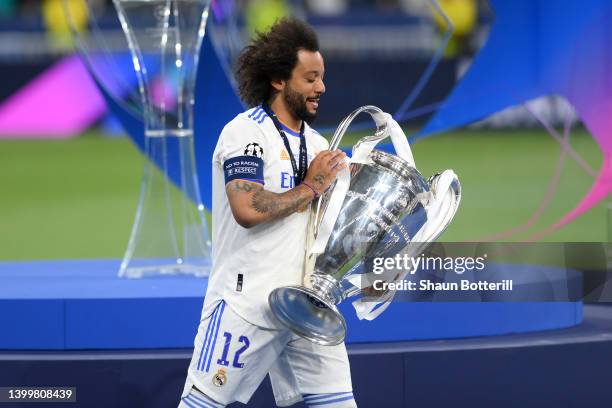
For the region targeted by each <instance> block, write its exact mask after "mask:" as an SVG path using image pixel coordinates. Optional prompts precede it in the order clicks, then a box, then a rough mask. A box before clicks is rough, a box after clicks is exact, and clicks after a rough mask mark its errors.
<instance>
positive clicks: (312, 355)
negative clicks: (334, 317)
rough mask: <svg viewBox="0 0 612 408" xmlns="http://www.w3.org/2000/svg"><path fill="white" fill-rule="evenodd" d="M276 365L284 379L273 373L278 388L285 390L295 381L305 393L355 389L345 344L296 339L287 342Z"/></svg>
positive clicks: (273, 380)
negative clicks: (315, 342) (317, 342)
mask: <svg viewBox="0 0 612 408" xmlns="http://www.w3.org/2000/svg"><path fill="white" fill-rule="evenodd" d="M276 367H277V370H276V371H277V372H279V373H281V372H282V373H283V375H282V377H284V378H280V377H281V376H278V375H273V374H272V373H271V375H270V378H271V380H272V382H273V384H274V385H276V389H278V390H281V391H283V390H284V388H285V387H287V386H288V385H289V384H291V383H293V384H296V385H297V386H298V388H299V392H300V393H301V395H309V394H333V393H348V392H352V390H353V386H352V382H351V369H350V365H349V361H348V355H347V353H346V347H345V345H344V343H342V344H339V345H337V346H321V345H318V344H314V343H312V342H310V341H308V340H304V339H302V338H294V339H293V340H292V341H290V342H289V343H288V344H287V346H286V348H285V351H284V353H283V354H282V355H281V356H280V358H279V360H278V361H277V363H276ZM273 377H274V378H273Z"/></svg>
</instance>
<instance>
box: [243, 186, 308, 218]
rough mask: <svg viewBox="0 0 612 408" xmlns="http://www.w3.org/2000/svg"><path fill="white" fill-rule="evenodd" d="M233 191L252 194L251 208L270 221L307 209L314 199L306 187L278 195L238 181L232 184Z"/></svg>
mask: <svg viewBox="0 0 612 408" xmlns="http://www.w3.org/2000/svg"><path fill="white" fill-rule="evenodd" d="M231 189H232V190H233V191H236V192H240V193H252V197H251V207H252V208H253V209H254V210H255V211H257V212H258V213H260V214H262V215H265V216H266V218H267V219H268V220H273V219H277V218H283V217H286V216H288V215H290V214H293V213H294V212H296V211H298V210H300V209H302V208H305V207H306V206H307V205H308V203H310V202H311V201H312V199H313V194H312V191H311V190H310V189H309V188H308V187H305V186H297V187H295V188H293V189H291V190H289V191H286V192H284V193H281V194H277V193H273V192H270V191H266V190H264V188H263V186H261V185H259V184H256V183H251V182H248V181H242V180H237V181H235V182H233V183H232V184H231Z"/></svg>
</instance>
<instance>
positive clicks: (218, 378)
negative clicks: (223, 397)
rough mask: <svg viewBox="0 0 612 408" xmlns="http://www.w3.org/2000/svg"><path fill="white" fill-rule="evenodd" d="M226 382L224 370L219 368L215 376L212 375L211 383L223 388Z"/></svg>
mask: <svg viewBox="0 0 612 408" xmlns="http://www.w3.org/2000/svg"><path fill="white" fill-rule="evenodd" d="M226 382H227V375H225V370H223V369H222V368H220V369H219V371H217V372H216V373H215V375H213V378H212V383H213V384H214V385H216V386H217V387H223V386H224V385H225V383H226Z"/></svg>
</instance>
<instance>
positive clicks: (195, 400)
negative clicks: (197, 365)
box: [178, 388, 225, 408]
mask: <svg viewBox="0 0 612 408" xmlns="http://www.w3.org/2000/svg"><path fill="white" fill-rule="evenodd" d="M200 407H207V408H208V407H210V408H223V407H225V405H223V404H220V403H218V402H217V401H215V400H214V399H212V398H210V397H209V396H208V395H206V394H203V393H201V392H200V391H198V390H196V389H195V388H192V389H191V391H189V394H187V395H186V396H184V397H183V398H181V402H180V404H179V406H178V408H200Z"/></svg>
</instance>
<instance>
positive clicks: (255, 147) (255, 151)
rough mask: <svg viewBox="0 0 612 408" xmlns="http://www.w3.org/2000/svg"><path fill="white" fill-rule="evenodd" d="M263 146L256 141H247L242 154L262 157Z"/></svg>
mask: <svg viewBox="0 0 612 408" xmlns="http://www.w3.org/2000/svg"><path fill="white" fill-rule="evenodd" d="M263 153H264V151H263V147H261V146H260V145H259V144H257V143H249V144H248V145H246V146H245V147H244V155H245V156H253V157H257V158H259V159H263Z"/></svg>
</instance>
